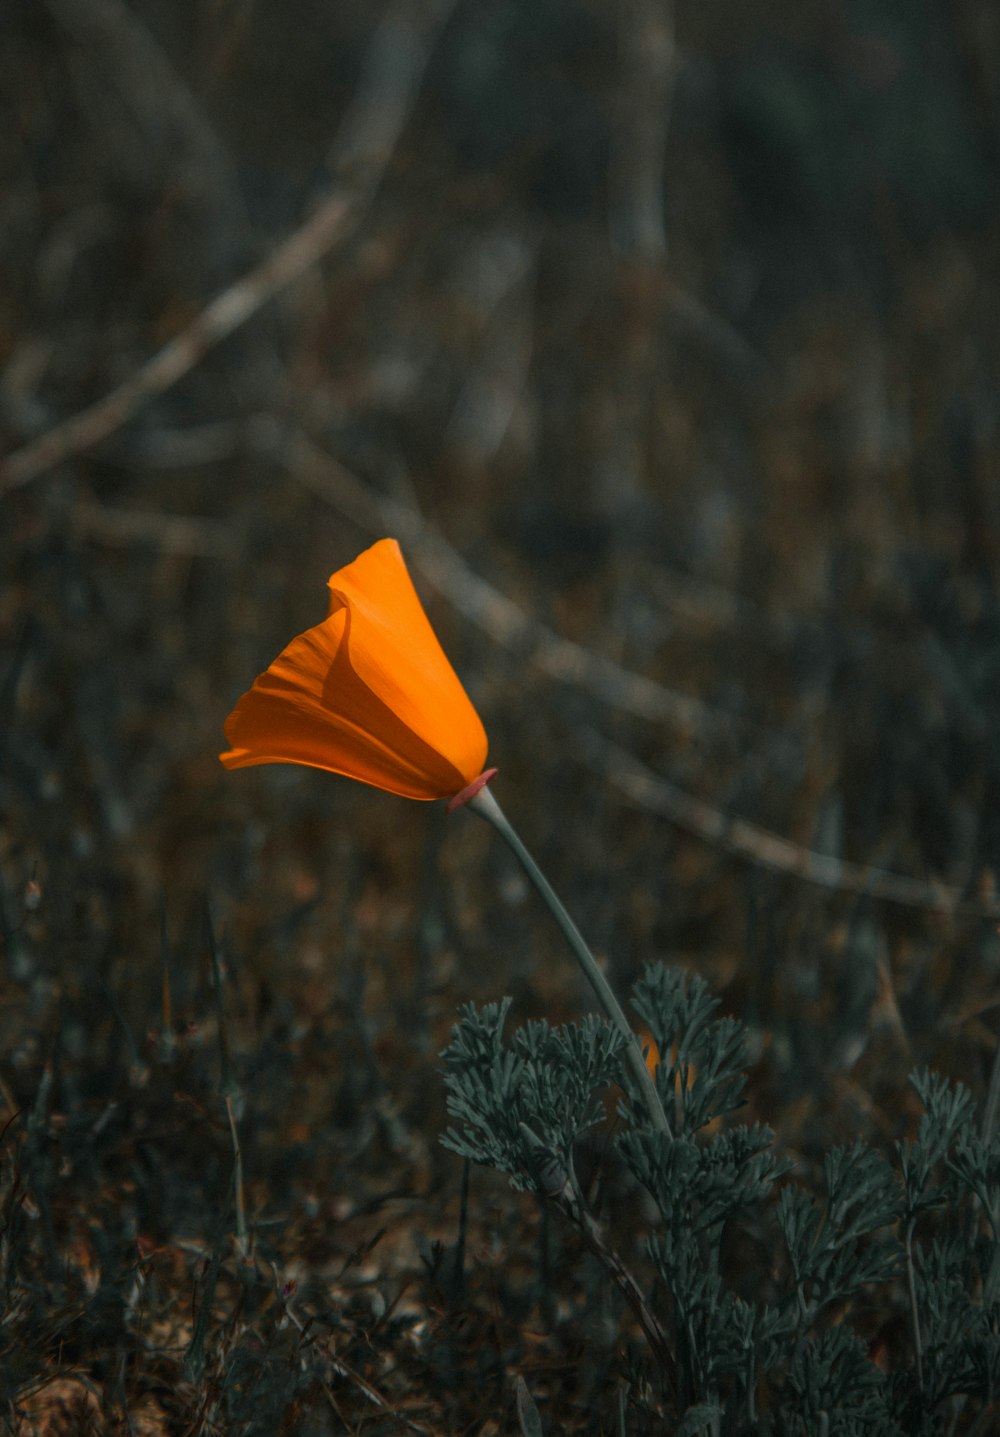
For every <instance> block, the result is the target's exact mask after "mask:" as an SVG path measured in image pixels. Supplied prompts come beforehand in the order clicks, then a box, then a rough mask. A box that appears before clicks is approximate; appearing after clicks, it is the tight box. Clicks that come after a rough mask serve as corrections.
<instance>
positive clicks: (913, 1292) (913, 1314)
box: [903, 1218, 924, 1393]
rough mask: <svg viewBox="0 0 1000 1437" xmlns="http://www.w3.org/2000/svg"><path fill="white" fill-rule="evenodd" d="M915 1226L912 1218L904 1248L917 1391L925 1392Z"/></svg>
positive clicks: (905, 1235)
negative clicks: (918, 1302)
mask: <svg viewBox="0 0 1000 1437" xmlns="http://www.w3.org/2000/svg"><path fill="white" fill-rule="evenodd" d="M913 1225H914V1219H913V1218H910V1219H909V1221H908V1222H907V1224H906V1227H905V1228H904V1232H903V1246H904V1249H905V1251H906V1286H907V1290H908V1292H909V1297H910V1325H911V1327H912V1329H913V1351H914V1353H915V1354H916V1359H917V1390H918V1391H919V1392H920V1393H923V1390H924V1344H923V1339H922V1338H921V1335H920V1309H919V1308H918V1306H917V1278H916V1270H915V1268H914V1266H913Z"/></svg>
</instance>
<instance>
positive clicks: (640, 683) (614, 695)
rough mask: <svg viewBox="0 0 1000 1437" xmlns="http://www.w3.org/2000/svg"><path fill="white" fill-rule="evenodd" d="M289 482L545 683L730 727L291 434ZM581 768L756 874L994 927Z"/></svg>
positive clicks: (644, 776) (903, 883)
mask: <svg viewBox="0 0 1000 1437" xmlns="http://www.w3.org/2000/svg"><path fill="white" fill-rule="evenodd" d="M286 458H287V462H288V463H289V465H290V466H291V468H292V471H293V472H294V474H295V475H296V477H297V478H298V479H299V480H301V482H302V483H304V484H306V485H307V486H308V487H309V488H310V489H312V490H313V492H314V493H316V494H318V495H319V496H320V497H321V498H322V499H324V500H325V501H326V502H327V503H329V504H332V505H334V507H336V508H337V509H340V510H341V511H342V512H343V513H346V514H349V515H350V517H351V518H352V519H354V520H355V521H356V522H357V523H358V524H360V525H361V526H362V527H364V528H367V529H370V530H372V531H378V530H383V529H391V530H392V531H393V532H395V533H396V534H398V535H399V536H400V538H402V539H403V540H404V542H405V543H406V544H407V546H408V548H409V549H410V551H411V553H412V555H413V558H414V560H415V562H416V563H417V565H418V566H419V567H420V569H421V570H422V571H423V573H424V574H425V575H426V576H427V578H428V579H429V580H430V581H431V583H432V584H433V585H434V587H435V588H436V589H438V590H439V591H440V592H441V593H442V594H443V595H444V597H445V598H446V599H448V601H449V602H450V603H451V604H452V605H453V606H454V607H455V608H456V609H457V610H458V612H459V613H460V614H462V615H464V617H465V618H467V619H470V620H471V621H472V622H473V623H475V624H478V625H479V627H480V628H481V629H482V630H483V631H484V632H485V633H487V634H489V636H490V637H491V638H492V639H494V640H495V641H496V642H497V643H498V644H500V645H502V646H503V647H504V648H507V649H515V650H516V651H517V652H519V653H521V654H523V655H524V656H525V657H526V658H528V659H530V661H531V662H532V663H534V664H535V665H536V666H537V667H538V668H540V669H541V670H542V671H543V672H544V673H547V674H548V675H549V677H550V678H554V679H558V680H559V681H560V682H561V683H567V684H574V685H576V686H577V687H579V688H582V689H584V690H586V691H587V692H588V693H590V694H592V695H593V696H594V697H595V698H598V699H600V700H601V702H602V703H606V704H608V705H610V706H612V707H614V708H616V709H618V710H620V711H621V712H624V713H630V714H633V715H635V716H637V717H640V718H646V719H652V720H654V721H656V720H659V721H664V720H668V721H670V722H673V723H677V724H679V725H681V726H687V725H692V726H693V725H695V724H697V725H698V726H699V728H700V729H701V730H702V731H704V729H705V728H706V726H712V727H713V728H715V729H716V730H718V729H719V728H720V727H722V726H724V725H728V724H731V723H734V722H736V720H732V719H730V718H729V716H728V715H723V714H720V713H719V712H718V711H717V710H715V709H711V708H709V707H708V706H707V705H705V704H703V703H701V702H700V701H699V700H698V699H695V698H692V697H691V696H690V695H688V694H681V693H678V692H677V691H676V690H673V689H668V688H666V687H664V686H663V685H662V684H658V683H657V682H656V681H655V680H653V679H648V678H645V677H644V676H643V675H641V674H634V673H630V672H629V671H628V670H627V669H623V668H622V667H621V666H620V665H619V664H616V663H613V662H612V661H611V660H610V659H605V658H602V657H601V656H600V655H598V654H592V653H591V652H590V651H589V650H587V649H585V648H583V647H582V646H581V645H580V644H574V643H572V642H571V641H570V640H568V639H562V638H560V637H559V636H558V635H557V634H554V633H553V632H552V630H551V629H549V628H547V627H546V626H545V625H544V624H542V623H540V622H539V621H538V620H537V619H534V618H532V617H531V616H530V615H529V614H526V613H525V612H524V610H523V609H521V608H519V607H518V605H517V604H515V603H513V602H512V600H510V599H508V598H507V597H506V595H504V594H501V593H500V591H499V590H498V589H495V588H494V587H493V585H492V584H489V583H487V582H486V580H485V579H482V578H480V577H479V575H478V574H475V573H473V571H472V570H471V569H470V568H469V567H468V565H467V564H466V563H465V562H464V560H463V559H462V558H461V556H460V555H459V554H457V553H456V552H455V550H454V549H453V548H452V547H451V545H450V544H448V543H447V542H446V541H445V540H444V539H443V538H442V537H441V536H440V534H438V533H437V532H436V531H435V530H434V529H433V528H432V527H431V526H430V525H429V524H428V523H427V522H426V520H425V519H423V517H422V516H421V515H420V514H418V513H417V512H416V511H415V510H414V509H413V508H412V507H411V506H409V505H405V504H400V503H399V502H398V501H396V500H393V499H389V498H386V497H383V496H381V495H376V494H373V493H372V491H371V490H370V489H369V488H368V487H367V486H366V485H365V484H363V483H362V482H361V481H360V480H359V479H358V478H356V476H355V475H353V474H351V473H350V471H349V470H347V469H346V468H344V466H343V465H342V464H339V463H338V462H337V461H336V460H335V459H332V458H331V457H330V456H329V455H327V454H324V453H323V452H322V450H320V449H318V448H317V447H316V445H314V444H313V443H312V442H311V441H310V440H309V439H307V438H306V437H305V436H304V435H302V434H300V435H298V436H297V437H296V438H294V439H293V440H292V441H291V442H290V443H289V445H288V447H287V450H286ZM586 749H587V752H586V756H585V761H586V762H587V763H588V764H589V765H590V766H591V767H593V768H594V769H595V770H596V771H597V772H600V773H603V774H606V775H607V777H609V778H610V779H611V781H612V782H613V783H614V784H615V785H616V787H618V788H619V789H620V790H621V792H622V793H623V794H624V795H625V796H626V797H627V798H628V799H629V800H630V801H631V802H633V803H635V804H636V805H637V806H638V807H640V808H644V809H646V810H647V811H649V812H651V813H658V814H661V815H662V816H663V817H665V818H668V819H669V820H670V821H671V822H672V823H676V824H677V826H678V827H679V828H683V829H684V830H685V831H686V832H688V833H692V834H694V835H695V836H696V837H697V838H701V839H704V841H705V842H706V843H710V844H712V845H713V847H716V848H721V849H724V850H725V851H726V852H729V853H733V854H735V855H736V856H737V857H740V858H744V859H746V860H748V861H749V862H750V863H753V864H756V865H757V866H758V867H761V868H767V869H770V870H771V871H772V872H775V873H786V874H788V875H790V876H791V877H794V878H799V879H802V880H803V881H805V882H807V883H815V884H818V885H819V886H820V887H823V888H829V889H832V890H835V891H838V892H846V893H857V894H860V895H866V896H868V897H871V898H881V899H885V900H886V901H887V902H890V903H898V904H902V905H904V906H905V907H909V908H922V909H926V910H929V911H930V912H935V913H948V914H952V915H954V916H962V917H973V918H985V919H1000V899H993V898H989V897H983V898H980V899H970V898H966V897H963V895H962V893H961V892H960V891H959V890H958V889H957V888H955V887H953V886H951V885H949V884H939V883H932V882H927V881H925V880H923V879H919V878H909V877H907V876H906V875H904V874H899V873H890V872H888V871H887V870H885V869H881V868H874V867H869V866H867V865H864V864H856V863H850V862H847V861H846V860H844V859H840V858H834V857H832V856H830V855H829V854H824V853H816V852H814V851H813V850H812V849H808V848H803V847H802V846H801V845H800V844H797V843H793V842H792V841H791V840H790V839H787V838H782V837H781V835H780V834H777V833H772V832H771V831H770V830H769V829H766V828H761V827H760V826H759V825H758V824H755V823H751V822H749V821H748V820H747V819H743V818H737V817H733V816H731V815H729V814H726V813H724V812H723V811H722V810H721V809H719V808H716V807H715V806H714V805H712V804H710V803H706V802H705V801H704V800H703V799H700V798H696V797H695V796H694V795H693V794H690V793H687V792H685V791H684V790H683V789H681V788H678V787H677V786H676V785H675V784H672V783H669V782H668V781H667V780H666V779H662V778H660V777H659V776H658V775H656V774H654V773H652V772H651V771H650V770H649V769H648V768H646V767H645V766H644V765H643V764H641V763H640V762H639V760H638V759H636V758H635V757H634V756H633V755H632V754H629V753H627V752H626V751H625V750H624V749H620V748H616V747H613V746H610V745H607V746H606V745H605V744H604V743H603V741H600V740H598V739H597V736H596V735H592V736H591V741H590V742H589V743H586Z"/></svg>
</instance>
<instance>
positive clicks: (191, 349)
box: [0, 0, 454, 495]
mask: <svg viewBox="0 0 1000 1437" xmlns="http://www.w3.org/2000/svg"><path fill="white" fill-rule="evenodd" d="M453 5H454V0H433V3H429V4H420V3H419V0H397V3H396V5H394V6H393V7H392V8H391V9H390V11H389V13H388V15H387V16H386V18H385V19H384V20H383V21H382V24H381V26H380V28H379V32H378V34H377V36H376V38H375V41H374V43H373V46H372V54H371V59H370V64H369V68H368V71H367V73H366V74H365V76H364V77H363V79H362V82H361V85H360V87H359V90H358V93H357V95H356V97H355V100H354V103H353V104H352V106H351V109H350V110H349V112H348V114H347V116H346V118H345V120H344V123H343V126H342V128H341V132H340V138H339V140H338V143H337V145H336V146H335V147H334V152H333V161H334V164H335V165H336V169H337V172H338V174H339V175H340V177H341V183H340V185H339V186H338V187H337V188H336V189H335V190H334V191H333V193H332V194H330V195H329V196H328V197H327V198H326V199H325V200H324V201H323V203H322V204H320V205H319V207H318V208H317V210H316V211H315V213H314V214H313V215H312V216H311V217H310V218H309V219H308V220H306V222H305V223H304V224H303V225H301V226H300V228H299V229H297V230H296V231H295V232H294V234H292V235H290V236H289V237H288V238H287V239H286V240H284V241H283V243H281V244H280V245H278V246H277V248H276V249H274V250H273V251H272V252H271V254H269V255H268V256H267V258H266V259H265V260H263V261H262V263H261V264H259V265H257V266H256V267H255V268H254V269H252V270H251V271H250V272H249V274H246V275H244V276H243V278H242V279H239V280H237V281H236V283H235V284H232V285H230V286H229V288H228V289H225V290H223V292H222V293H221V294H220V295H217V296H216V298H215V299H214V300H212V302H211V303H210V304H209V305H207V306H206V307H205V309H203V310H202V311H201V313H200V314H199V315H198V316H197V317H196V318H195V319H194V320H193V321H192V323H191V324H189V325H188V326H187V328H186V329H184V330H182V331H181V333H180V334H178V335H176V336H175V337H174V338H173V339H172V340H170V341H169V342H168V343H167V344H165V345H164V346H163V348H162V349H161V350H160V351H159V352H158V353H157V354H155V355H154V356H153V357H152V359H149V360H147V361H146V363H145V364H143V365H141V366H140V368H139V369H138V370H137V371H136V373H135V374H133V375H132V376H131V377H130V378H129V379H126V380H125V381H124V382H123V383H122V384H119V385H118V386H117V387H116V388H114V389H113V390H111V392H110V393H109V394H106V395H105V396H104V398H103V399H99V400H97V402H96V403H94V404H91V405H89V406H88V407H87V408H86V409H83V410H81V411H80V412H79V413H77V414H75V415H73V416H72V417H71V418H69V419H66V420H65V421H64V422H63V423H61V424H58V425H56V427H55V428H54V429H50V430H49V431H48V433H46V434H42V435H40V436H39V438H37V439H34V440H32V441H31V442H30V443H29V444H26V445H24V446H23V447H22V448H21V449H18V450H16V451H15V452H14V453H13V454H11V455H9V456H8V457H7V459H6V460H5V461H4V462H3V465H2V467H0V495H2V494H4V493H7V492H9V491H10V490H12V489H17V488H20V487H21V486H23V485H25V484H28V483H30V482H31V480H33V479H35V478H37V477H38V476H39V475H40V474H43V473H44V472H45V471H46V470H48V469H51V468H53V467H54V466H55V465H56V464H60V463H62V462H63V461H64V460H66V459H69V458H72V456H73V455H75V454H79V453H81V452H82V451H83V450H85V449H91V448H93V446H94V445H95V444H98V443H100V441H101V440H102V439H106V438H107V437H108V435H110V434H113V433H114V432H115V430H116V429H119V428H120V427H121V426H122V425H123V424H125V423H126V422H127V421H128V420H129V419H130V418H131V417H132V416H133V415H134V414H135V413H136V412H137V411H138V410H139V409H140V408H141V406H142V405H143V404H144V403H145V402H146V401H147V400H148V399H150V398H151V397H152V396H153V395H156V394H162V393H163V392H164V391H165V390H167V389H170V388H171V387H172V386H173V385H174V384H176V383H177V381H178V380H179V379H181V378H182V376H183V375H185V374H187V373H188V371H189V370H191V369H193V368H194V367H195V366H196V365H197V364H198V363H199V361H200V360H201V359H202V358H203V357H204V355H205V354H207V353H208V351H209V350H211V349H214V348H215V346H216V345H218V344H220V343H221V342H222V341H223V340H224V339H227V338H228V337H229V335H231V334H233V333H234V331H235V330H237V329H239V328H240V326H241V325H243V324H245V323H246V321H247V320H248V319H250V318H251V317H252V316H253V315H254V314H256V313H257V311H258V310H260V309H261V308H262V307H263V306H264V305H265V304H266V303H267V302H268V300H270V299H272V298H273V297H274V296H275V295H277V294H278V293H279V292H280V291H281V290H283V289H286V288H287V287H288V285H290V284H291V283H292V282H293V281H294V280H296V279H298V278H299V277H300V276H301V275H303V274H305V273H306V271H307V270H309V269H310V268H311V267H312V266H313V265H315V264H316V263H318V261H319V260H320V259H322V258H323V256H324V255H325V254H327V253H328V252H329V250H330V249H331V248H332V247H333V246H334V245H335V244H337V243H342V242H343V241H344V240H345V239H346V238H347V237H348V236H349V235H350V234H352V233H353V232H354V231H355V230H356V229H357V227H358V225H359V224H360V223H361V220H362V219H363V218H364V215H365V213H366V211H367V206H368V203H369V202H370V201H371V199H372V197H373V196H374V194H375V191H376V189H377V188H378V185H379V183H380V182H381V179H382V177H383V175H384V173H385V170H386V167H387V165H388V162H389V159H390V157H391V155H392V152H393V150H394V148H395V146H396V144H397V143H398V140H399V137H400V135H401V133H402V131H403V128H404V126H405V124H406V121H407V119H408V117H409V115H410V112H411V110H412V107H413V103H414V101H415V98H416V93H417V89H418V86H419V84H420V80H421V78H422V76H423V72H424V68H425V65H426V63H427V59H428V57H429V55H430V52H431V48H432V42H433V40H434V38H435V37H436V35H437V34H438V32H439V30H440V27H441V25H442V24H443V23H444V21H445V19H446V18H447V16H448V14H450V12H451V9H452V8H453Z"/></svg>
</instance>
